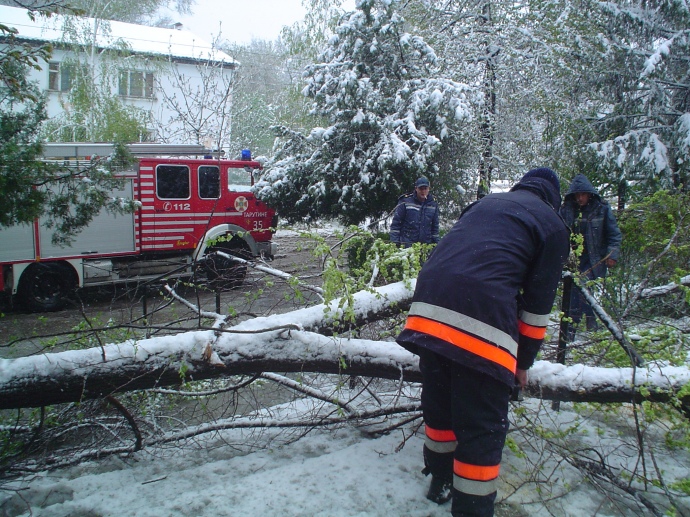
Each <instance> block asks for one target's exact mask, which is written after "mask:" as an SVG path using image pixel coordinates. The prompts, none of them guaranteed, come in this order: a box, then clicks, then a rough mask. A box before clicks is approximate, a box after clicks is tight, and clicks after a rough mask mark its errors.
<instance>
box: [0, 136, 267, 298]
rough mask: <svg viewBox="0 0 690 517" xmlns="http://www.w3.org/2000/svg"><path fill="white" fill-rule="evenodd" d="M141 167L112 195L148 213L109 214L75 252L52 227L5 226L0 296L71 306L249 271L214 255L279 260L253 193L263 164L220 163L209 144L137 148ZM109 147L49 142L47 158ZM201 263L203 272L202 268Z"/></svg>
mask: <svg viewBox="0 0 690 517" xmlns="http://www.w3.org/2000/svg"><path fill="white" fill-rule="evenodd" d="M129 149H130V152H131V153H132V154H133V155H134V156H136V157H137V159H138V164H137V166H136V167H135V168H133V170H128V171H123V172H122V173H121V174H122V177H123V179H124V188H123V189H122V191H118V192H114V193H113V195H114V196H119V197H124V198H129V199H134V200H136V201H138V202H139V203H141V206H140V208H139V209H138V210H137V211H136V212H134V213H132V214H126V215H118V216H114V215H112V214H110V213H106V212H105V211H103V212H101V213H100V214H99V215H98V216H97V217H96V218H95V219H94V220H93V221H92V222H91V224H90V225H89V226H87V227H86V228H85V229H84V230H83V231H82V232H81V233H79V234H78V235H77V237H76V238H75V239H74V241H73V242H72V243H71V245H70V246H69V247H60V246H57V245H54V244H53V243H52V242H51V236H52V233H51V230H49V229H48V228H46V227H45V225H44V224H43V223H44V222H45V221H43V220H36V221H34V223H33V224H24V225H17V226H13V227H10V228H4V229H0V243H2V246H0V273H2V274H0V292H5V293H11V294H13V295H15V294H16V295H17V297H18V299H19V301H20V302H21V303H22V305H23V306H24V307H26V308H27V309H29V310H32V311H51V310H56V309H59V308H61V307H62V306H63V305H64V302H65V299H66V296H67V294H68V293H69V292H70V291H71V290H73V289H75V288H77V287H84V286H96V285H104V284H116V283H125V282H131V283H134V282H141V281H147V280H153V279H158V278H161V277H164V276H166V275H167V276H168V277H170V276H185V275H187V276H188V275H190V274H191V273H192V272H193V271H197V272H198V271H201V272H203V273H205V275H206V277H207V278H208V279H209V280H212V281H219V282H220V280H221V279H223V278H225V279H227V278H228V276H230V277H231V280H232V281H234V282H241V280H242V279H243V278H244V275H245V274H246V267H243V266H239V267H238V265H237V263H236V262H234V261H232V260H230V259H227V258H223V257H222V256H220V255H215V254H212V253H211V252H213V251H216V250H220V251H224V252H226V253H228V254H232V255H237V256H242V257H245V258H252V257H260V256H262V257H266V258H272V257H273V255H274V254H275V252H276V245H275V243H273V242H271V238H272V236H273V232H274V231H275V227H276V224H277V217H276V214H275V211H273V210H271V209H270V208H269V207H268V206H266V205H265V204H264V203H262V202H261V201H259V200H258V199H256V198H255V197H254V195H253V194H252V192H251V190H250V187H251V185H252V184H253V183H254V173H255V172H256V171H258V170H260V169H261V164H260V163H259V162H257V161H252V160H251V157H250V156H246V154H248V153H246V154H245V153H243V158H246V159H242V160H228V159H221V158H217V157H213V155H212V154H211V153H210V152H209V151H208V150H206V149H204V148H203V147H202V146H189V145H165V144H132V145H130V146H129ZM113 150H114V147H113V146H112V145H110V144H88V143H70V144H46V146H45V149H44V154H45V157H46V159H56V158H59V159H60V160H61V161H62V160H70V162H72V161H74V160H77V161H78V160H84V159H89V158H90V157H94V156H108V155H109V154H111V153H112V151H113ZM200 264H202V267H199V268H197V267H196V266H197V265H200Z"/></svg>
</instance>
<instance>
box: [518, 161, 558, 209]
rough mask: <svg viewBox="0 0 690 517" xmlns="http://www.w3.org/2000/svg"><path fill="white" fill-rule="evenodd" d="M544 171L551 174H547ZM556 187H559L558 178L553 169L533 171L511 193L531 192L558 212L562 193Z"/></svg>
mask: <svg viewBox="0 0 690 517" xmlns="http://www.w3.org/2000/svg"><path fill="white" fill-rule="evenodd" d="M544 171H548V173H550V174H545V173H544ZM535 172H536V174H535ZM556 185H559V182H558V176H557V175H556V173H555V172H553V171H552V170H551V169H547V168H541V169H533V170H531V171H530V172H528V173H527V174H525V175H524V176H523V177H522V179H521V180H520V181H519V182H518V183H517V184H516V185H515V186H513V188H511V189H510V191H511V192H513V191H515V190H530V191H532V192H534V193H535V194H536V195H538V196H539V197H540V198H542V199H543V200H544V201H546V202H547V203H548V204H549V205H551V208H553V209H554V210H556V211H558V207H560V206H561V193H560V191H559V190H558V188H557V187H556Z"/></svg>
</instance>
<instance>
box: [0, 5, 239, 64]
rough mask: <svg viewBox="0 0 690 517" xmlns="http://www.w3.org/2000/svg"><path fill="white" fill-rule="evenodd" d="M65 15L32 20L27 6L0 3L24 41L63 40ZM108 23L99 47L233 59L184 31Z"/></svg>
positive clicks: (4, 18) (0, 13) (7, 21)
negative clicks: (22, 7) (122, 45)
mask: <svg viewBox="0 0 690 517" xmlns="http://www.w3.org/2000/svg"><path fill="white" fill-rule="evenodd" d="M65 18H74V17H68V16H61V15H54V16H52V17H51V18H49V19H46V18H42V17H41V16H37V17H36V21H35V22H34V21H32V20H31V19H30V18H29V16H28V15H27V11H26V9H20V8H17V7H7V6H0V19H1V20H2V23H3V24H5V25H9V26H10V27H14V28H16V29H17V30H18V31H19V35H18V37H20V38H22V39H27V40H33V41H48V42H53V43H55V42H61V41H63V39H64V31H63V25H64V21H65ZM81 20H82V23H85V24H87V25H90V26H92V25H93V19H91V18H81ZM108 24H109V30H108V31H101V32H99V34H98V36H97V45H98V46H99V47H101V48H118V46H119V45H121V44H122V42H127V46H128V48H129V49H130V50H131V51H132V52H135V53H142V54H155V55H161V56H173V57H179V58H188V59H195V60H205V59H212V60H213V61H218V62H225V63H234V62H235V61H234V60H233V59H232V58H231V57H230V56H229V55H227V54H225V53H223V52H220V51H218V50H217V49H214V48H213V45H212V44H211V43H210V42H207V41H205V40H203V39H202V38H200V37H199V36H197V35H195V34H192V33H191V32H189V31H186V30H177V29H164V28H160V27H147V26H142V25H137V24H134V23H124V22H117V21H109V22H108Z"/></svg>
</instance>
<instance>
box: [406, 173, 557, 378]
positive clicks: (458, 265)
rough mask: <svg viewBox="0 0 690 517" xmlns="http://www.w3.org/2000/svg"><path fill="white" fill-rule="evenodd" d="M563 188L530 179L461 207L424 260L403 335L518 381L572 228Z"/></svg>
mask: <svg viewBox="0 0 690 517" xmlns="http://www.w3.org/2000/svg"><path fill="white" fill-rule="evenodd" d="M559 205H560V193H558V192H557V191H556V189H555V188H554V187H553V186H552V185H551V184H550V183H549V182H548V181H546V180H544V179H541V178H532V179H530V180H529V181H528V182H526V183H524V184H523V182H521V183H518V184H517V185H516V186H515V187H513V190H512V191H511V192H506V193H499V194H491V195H489V196H486V197H484V198H482V199H481V200H479V201H477V202H475V203H473V204H472V205H470V206H469V207H468V208H466V209H465V211H464V212H463V213H462V214H461V216H460V219H459V220H458V222H457V223H456V224H455V226H454V227H453V229H452V230H451V231H450V232H449V233H448V234H447V235H445V236H444V237H443V239H442V240H441V242H440V243H439V244H438V246H436V248H435V249H434V252H433V253H432V254H431V256H430V257H429V259H428V260H427V261H426V263H425V264H424V266H423V268H422V270H421V272H420V274H419V277H418V279H417V286H416V288H415V293H414V297H413V303H412V307H411V309H410V312H409V314H408V319H407V323H406V325H405V329H404V330H403V331H402V332H401V333H400V335H399V336H398V338H397V342H398V343H399V344H400V345H401V346H403V347H405V348H406V349H408V350H410V351H411V352H413V353H415V352H416V351H418V350H419V348H418V347H424V348H427V349H429V350H431V351H433V352H435V353H437V354H440V355H442V356H445V357H447V358H449V359H450V360H452V361H454V362H457V363H459V364H462V365H465V366H467V367H470V368H473V369H475V370H478V371H481V372H483V373H485V374H488V375H490V376H492V377H494V378H496V379H497V380H499V381H501V382H504V383H506V384H508V385H509V386H511V387H512V386H513V385H514V383H515V369H516V367H517V368H520V369H523V370H526V369H528V368H529V367H530V366H531V365H532V364H533V362H534V360H535V357H536V355H537V352H538V351H539V348H540V346H541V344H542V342H543V339H544V336H545V334H546V327H547V323H548V321H549V315H550V313H551V308H552V305H553V301H554V298H555V296H556V288H557V287H558V283H559V281H560V278H561V271H562V269H563V265H564V263H565V260H566V258H567V256H568V253H569V231H568V228H567V227H566V225H565V223H564V222H563V220H562V219H561V217H559V215H558V213H557V211H556V210H557V209H558V206H559Z"/></svg>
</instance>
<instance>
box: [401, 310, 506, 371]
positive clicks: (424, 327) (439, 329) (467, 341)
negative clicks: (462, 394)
mask: <svg viewBox="0 0 690 517" xmlns="http://www.w3.org/2000/svg"><path fill="white" fill-rule="evenodd" d="M405 328H406V329H409V330H414V331H417V332H423V333H424V334H428V335H430V336H434V337H437V338H438V339H441V340H443V341H446V342H447V343H450V344H452V345H455V346H457V347H458V348H462V349H463V350H466V351H468V352H470V353H473V354H475V355H478V356H480V357H483V358H484V359H487V360H489V361H492V362H494V363H496V364H498V365H501V366H503V367H504V368H506V369H507V370H509V371H511V372H513V373H515V369H516V367H517V359H516V358H515V357H514V356H512V355H511V354H510V353H509V352H506V351H505V350H503V349H502V348H499V347H497V346H496V345H494V344H491V343H487V342H486V341H482V340H481V339H477V338H476V337H473V336H470V335H469V334H465V333H464V332H461V331H460V330H457V329H455V328H453V327H450V326H448V325H445V324H443V323H439V322H437V321H433V320H429V319H427V318H422V317H419V316H408V318H407V323H406V324H405Z"/></svg>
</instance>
